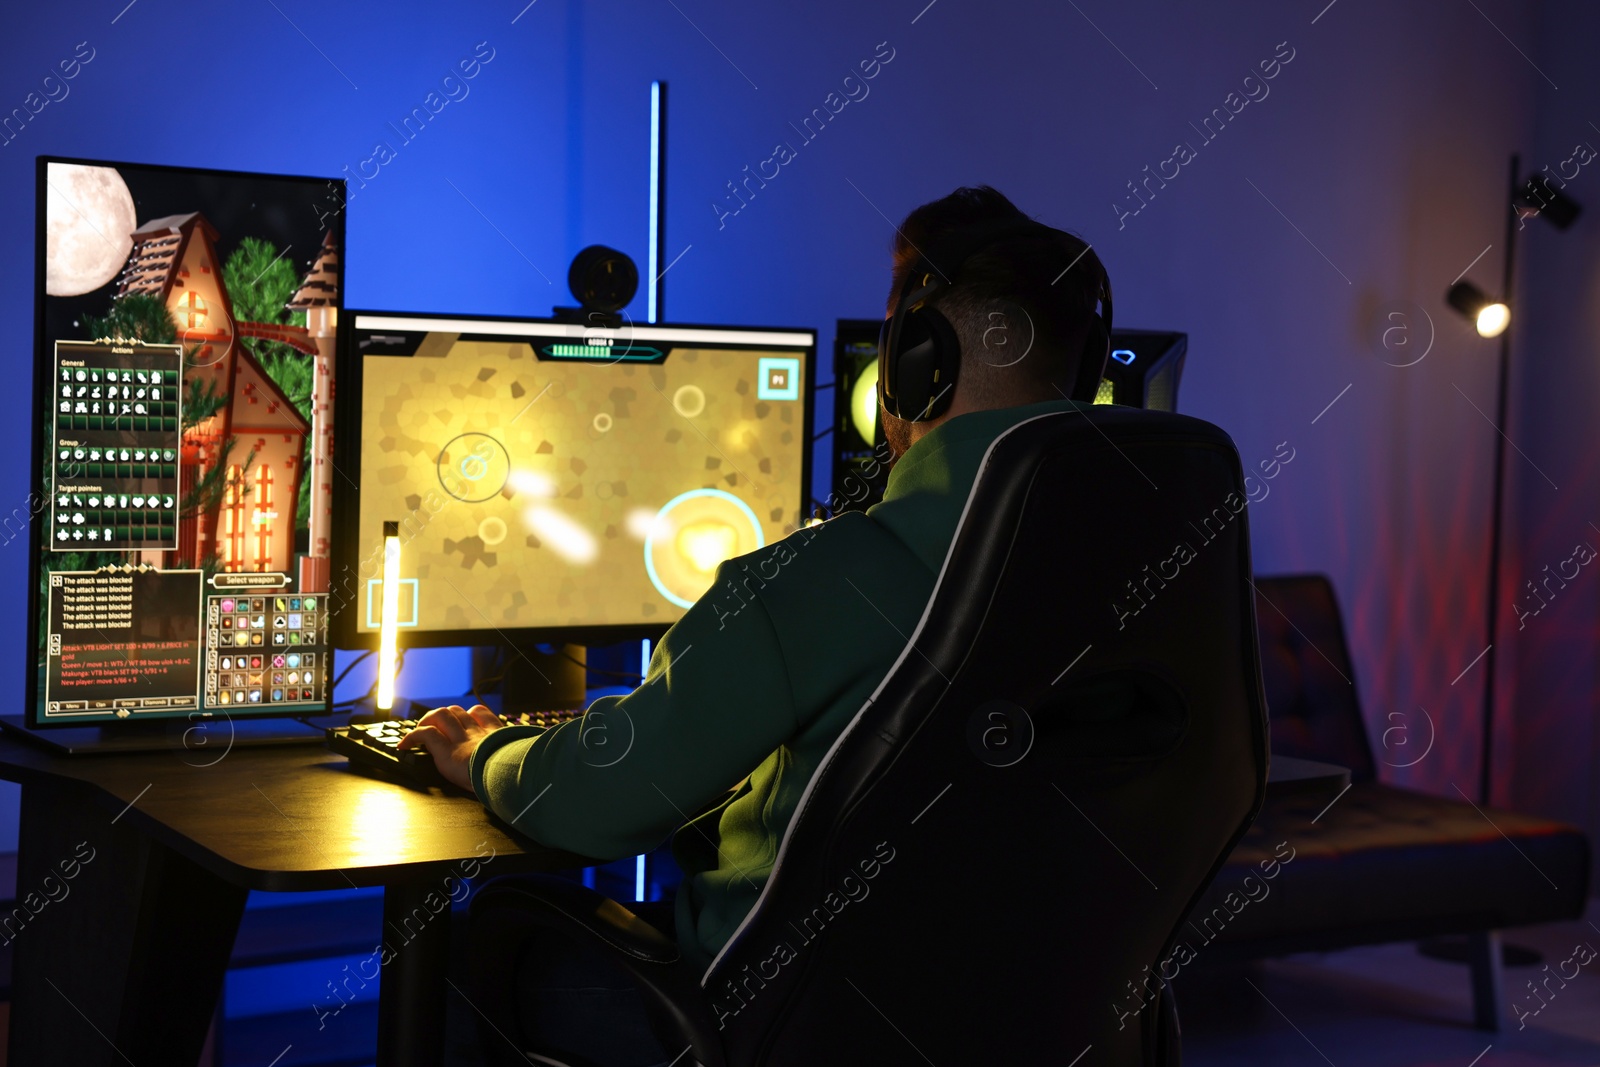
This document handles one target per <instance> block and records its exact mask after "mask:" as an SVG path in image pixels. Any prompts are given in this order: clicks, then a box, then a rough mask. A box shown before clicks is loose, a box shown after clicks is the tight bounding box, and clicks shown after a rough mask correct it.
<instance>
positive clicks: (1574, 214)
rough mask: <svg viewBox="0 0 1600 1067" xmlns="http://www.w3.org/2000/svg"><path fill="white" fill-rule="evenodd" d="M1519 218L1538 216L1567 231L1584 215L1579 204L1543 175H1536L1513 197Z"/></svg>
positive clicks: (1512, 201) (1513, 204) (1513, 203)
mask: <svg viewBox="0 0 1600 1067" xmlns="http://www.w3.org/2000/svg"><path fill="white" fill-rule="evenodd" d="M1511 203H1512V206H1513V207H1515V208H1516V211H1517V214H1518V216H1519V217H1521V218H1524V219H1527V218H1532V217H1533V216H1535V215H1537V216H1539V217H1540V218H1542V219H1544V220H1545V221H1546V222H1548V223H1550V225H1552V226H1554V227H1555V228H1556V229H1558V230H1565V229H1567V228H1568V227H1569V226H1571V225H1572V224H1573V223H1574V222H1576V221H1577V220H1578V216H1579V215H1581V214H1583V208H1582V206H1580V205H1579V203H1578V202H1577V201H1576V200H1574V199H1572V197H1570V196H1568V195H1567V194H1566V193H1563V192H1562V191H1561V190H1560V189H1557V188H1556V187H1555V186H1554V185H1552V184H1551V183H1550V179H1549V178H1547V177H1545V176H1544V175H1543V174H1535V175H1534V176H1533V177H1531V178H1529V179H1528V180H1527V182H1525V183H1524V184H1523V186H1522V188H1520V189H1518V190H1517V191H1516V193H1515V194H1513V195H1512V197H1511Z"/></svg>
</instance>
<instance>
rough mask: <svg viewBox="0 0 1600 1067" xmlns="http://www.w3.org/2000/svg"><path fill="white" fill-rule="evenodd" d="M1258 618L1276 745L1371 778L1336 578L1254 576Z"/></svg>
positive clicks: (1369, 745) (1289, 752) (1286, 751)
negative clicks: (1334, 582) (1335, 593)
mask: <svg viewBox="0 0 1600 1067" xmlns="http://www.w3.org/2000/svg"><path fill="white" fill-rule="evenodd" d="M1256 618H1257V621H1258V622H1259V624H1260V627H1261V679H1262V684H1263V687H1264V688H1265V691H1266V695H1267V714H1268V716H1269V717H1270V719H1271V723H1272V751H1274V752H1276V753H1278V754H1279V755H1282V756H1297V757H1299V758H1301V759H1314V760H1322V761H1324V762H1327V763H1337V764H1339V765H1340V766H1344V767H1349V768H1350V778H1351V780H1352V781H1357V782H1365V781H1371V780H1372V779H1373V778H1374V777H1375V776H1376V774H1377V768H1376V766H1375V765H1374V763H1373V758H1372V743H1371V741H1370V740H1369V739H1368V737H1367V727H1366V723H1365V722H1363V721H1362V718H1361V701H1360V697H1359V696H1358V695H1357V693H1356V681H1355V679H1356V673H1355V668H1353V667H1352V666H1351V665H1350V650H1349V648H1348V647H1347V646H1346V645H1345V640H1344V620H1343V618H1342V617H1341V616H1340V614H1339V601H1338V600H1337V599H1336V598H1335V597H1334V595H1333V583H1332V582H1330V581H1328V578H1327V576H1326V575H1322V574H1288V575H1282V576H1279V577H1275V578H1257V579H1256Z"/></svg>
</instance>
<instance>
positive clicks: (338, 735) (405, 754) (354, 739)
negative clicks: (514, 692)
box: [327, 708, 583, 785]
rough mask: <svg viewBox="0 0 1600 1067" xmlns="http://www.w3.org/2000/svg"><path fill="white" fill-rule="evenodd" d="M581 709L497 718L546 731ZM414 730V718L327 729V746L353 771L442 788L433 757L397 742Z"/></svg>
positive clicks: (575, 715)
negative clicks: (367, 772) (401, 745)
mask: <svg viewBox="0 0 1600 1067" xmlns="http://www.w3.org/2000/svg"><path fill="white" fill-rule="evenodd" d="M582 715H583V711H582V709H578V708H567V709H562V710H558V711H534V712H522V713H520V714H517V715H510V716H507V715H500V716H497V718H499V720H500V721H501V722H502V723H503V724H505V725H506V726H541V727H544V728H546V729H549V728H550V727H552V726H559V725H561V724H562V723H564V722H569V721H571V720H572V719H576V718H579V717H581V716H582ZM416 728H417V720H416V719H385V720H384V721H382V722H373V723H360V724H355V725H351V726H330V727H328V731H327V737H328V747H329V748H331V749H332V750H333V751H335V752H337V753H338V754H339V755H341V756H343V757H345V758H346V759H348V760H349V761H350V765H351V767H353V768H359V769H361V770H365V771H370V772H373V773H375V774H378V775H382V776H386V777H390V778H398V779H401V780H404V781H407V782H411V783H414V784H418V785H443V784H444V782H445V778H444V775H442V774H440V773H439V769H438V768H437V767H435V766H434V765H433V755H432V753H430V752H429V751H428V750H427V749H425V748H420V747H419V748H408V749H404V750H402V749H400V748H399V747H398V746H399V744H400V739H401V738H402V737H404V736H405V735H406V734H408V733H410V732H411V731H412V730H415V729H416Z"/></svg>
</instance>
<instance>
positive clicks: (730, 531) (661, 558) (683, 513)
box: [644, 488, 766, 608]
mask: <svg viewBox="0 0 1600 1067" xmlns="http://www.w3.org/2000/svg"><path fill="white" fill-rule="evenodd" d="M765 544H766V535H765V533H764V532H763V531H762V528H761V521H760V520H759V519H757V518H756V513H755V512H754V511H752V510H750V505H749V504H746V503H745V502H744V501H743V500H740V499H739V498H738V497H736V496H734V495H733V494H732V493H729V492H726V491H724V490H721V489H709V488H707V489H691V490H689V491H688V492H687V493H681V494H679V495H678V496H675V497H673V498H672V499H671V500H669V501H667V503H666V504H665V505H663V506H662V508H661V510H660V511H658V512H656V514H655V517H654V518H653V519H652V520H651V521H650V523H649V535H648V536H647V537H646V539H645V543H644V567H645V573H646V574H647V575H648V576H649V578H650V584H651V585H653V586H655V588H656V591H657V592H659V593H660V594H661V595H662V596H663V597H665V598H666V599H667V600H668V601H669V602H671V603H673V604H675V605H677V606H678V607H680V608H687V607H689V606H691V605H692V604H694V602H695V601H696V600H698V599H700V597H701V596H702V595H704V594H705V592H706V591H707V590H708V589H710V588H711V580H712V578H713V577H714V572H715V571H716V569H717V567H718V566H719V565H720V564H721V563H722V562H723V561H724V560H729V559H732V558H734V557H735V556H742V555H744V554H746V553H748V552H754V551H755V550H756V549H758V548H760V547H762V546H763V545H765Z"/></svg>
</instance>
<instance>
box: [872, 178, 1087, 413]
mask: <svg viewBox="0 0 1600 1067" xmlns="http://www.w3.org/2000/svg"><path fill="white" fill-rule="evenodd" d="M1018 223H1022V224H1027V223H1032V226H1031V228H1027V227H1025V228H1024V229H1023V230H1022V232H1020V233H1015V234H1012V235H1009V236H1006V237H1003V238H1001V239H1000V240H998V241H996V242H995V243H993V244H990V245H987V246H986V247H984V248H982V249H981V250H980V251H978V252H976V253H974V254H973V255H972V256H971V257H970V258H968V259H967V260H966V262H965V263H962V264H957V263H955V262H941V252H942V253H943V256H942V258H944V259H946V260H948V259H949V258H950V256H951V255H952V253H953V251H954V247H953V246H959V245H960V244H963V243H965V241H964V238H965V237H966V235H968V234H971V233H974V232H981V231H982V230H984V229H985V228H988V227H1005V226H1008V225H1013V226H1014V225H1016V224H1018ZM1087 247H1088V246H1087V245H1086V244H1085V243H1084V242H1083V241H1082V240H1081V239H1080V238H1078V237H1076V236H1074V235H1072V234H1070V233H1066V232H1065V231H1063V230H1057V229H1054V228H1053V227H1050V226H1046V225H1044V224H1043V223H1040V222H1033V220H1032V219H1031V218H1030V217H1029V216H1027V215H1025V214H1023V212H1022V211H1021V210H1019V209H1018V208H1017V206H1016V205H1015V204H1013V203H1012V202H1011V201H1010V200H1008V199H1006V197H1005V196H1003V195H1002V194H1000V193H999V192H997V191H996V190H994V189H992V188H990V187H989V186H987V185H980V186H977V187H975V188H974V187H963V188H960V189H957V190H956V191H955V192H953V193H951V194H950V195H949V196H946V197H943V198H942V199H939V200H934V201H932V202H930V203H927V204H923V205H922V206H921V207H919V208H917V209H916V210H914V211H912V212H911V214H909V215H907V216H906V218H905V221H904V222H903V223H901V224H900V228H899V230H898V231H897V233H896V235H895V242H894V275H893V277H894V285H893V287H892V288H891V289H890V291H889V310H890V311H891V312H892V311H894V309H895V303H896V300H897V299H898V297H899V295H900V293H901V289H902V287H903V286H904V285H905V284H906V280H907V276H908V275H909V274H910V273H911V271H912V270H913V269H915V268H916V266H917V264H918V263H919V262H920V261H921V260H922V258H923V257H924V256H926V257H927V258H928V261H929V263H930V264H931V265H932V266H933V267H934V268H936V269H937V270H938V272H939V273H940V274H941V275H942V276H943V277H945V278H948V279H949V280H950V284H949V285H948V286H947V287H945V288H943V289H941V290H939V292H938V293H937V294H936V295H935V296H934V299H933V301H932V305H933V306H934V307H935V308H937V309H938V310H939V311H940V312H941V313H942V314H943V315H944V316H945V318H947V319H949V320H950V324H951V325H952V326H954V327H955V330H956V336H957V337H958V338H959V339H960V341H961V355H962V358H961V377H960V379H959V384H958V385H957V389H959V390H960V391H962V392H964V393H966V395H967V396H968V397H969V398H971V400H973V401H975V402H977V403H978V404H979V405H980V406H984V407H990V406H994V407H999V406H1006V405H1009V404H1018V403H1028V402H1032V401H1038V400H1055V399H1059V398H1061V397H1063V396H1066V395H1067V394H1069V393H1070V392H1071V390H1072V384H1073V382H1074V381H1075V380H1076V376H1077V373H1078V360H1079V356H1080V354H1081V353H1082V351H1083V345H1084V339H1085V337H1086V336H1087V334H1088V329H1089V322H1090V318H1091V316H1092V315H1093V314H1094V310H1095V296H1094V295H1093V294H1094V271H1093V269H1092V268H1091V267H1090V265H1089V263H1088V259H1087V257H1085V258H1080V257H1082V256H1083V253H1084V251H1085V249H1086V248H1087ZM958 266H959V267H960V269H959V270H957V267H958ZM1069 266H1071V267H1072V269H1071V270H1067V269H1066V268H1068V267H1069ZM1064 271H1065V274H1063V272H1064ZM1024 353H1026V355H1024Z"/></svg>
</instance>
